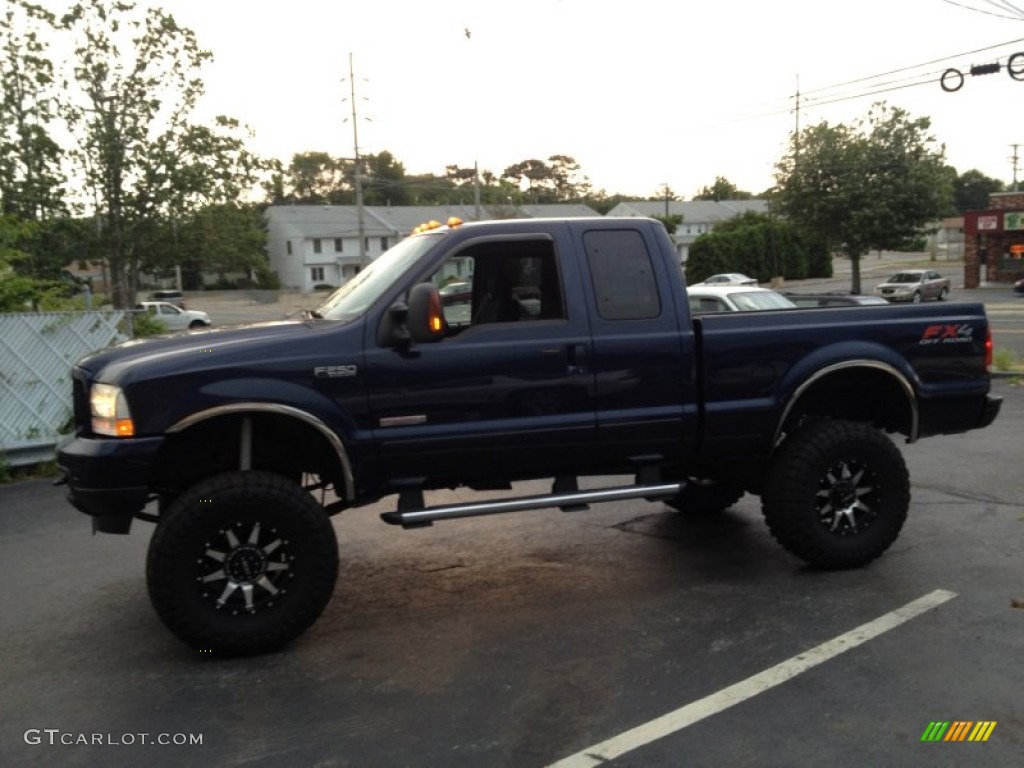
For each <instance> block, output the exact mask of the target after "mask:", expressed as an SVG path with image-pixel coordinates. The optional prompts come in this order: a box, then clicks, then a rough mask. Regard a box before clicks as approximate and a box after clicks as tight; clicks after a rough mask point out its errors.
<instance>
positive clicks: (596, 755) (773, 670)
mask: <svg viewBox="0 0 1024 768" xmlns="http://www.w3.org/2000/svg"><path fill="white" fill-rule="evenodd" d="M954 597H956V592H949V591H947V590H945V589H937V590H935V591H934V592H930V593H929V594H927V595H924V596H923V597H919V598H918V599H917V600H914V601H913V602H910V603H907V604H906V605H904V606H903V607H902V608H897V609H896V610H895V611H890V612H889V613H887V614H885V615H884V616H879V617H878V618H877V619H875V620H873V621H869V622H868V623H867V624H861V625H860V626H859V627H857V628H856V629H852V630H850V631H849V632H846V633H845V634H842V635H839V636H838V637H834V638H832V639H831V640H828V641H827V642H824V643H822V644H821V645H819V646H816V647H814V648H811V649H810V650H809V651H805V652H804V653H801V654H799V655H798V656H794V657H793V658H791V659H788V660H787V661H783V662H782V663H781V664H776V665H775V666H774V667H770V668H769V669H766V670H765V671H764V672H759V673H758V674H756V675H753V676H752V677H748V678H747V679H746V680H742V681H740V682H738V683H736V684H735V685H730V686H729V687H728V688H723V689H722V690H720V691H718V692H717V693H713V694H711V695H710V696H705V697H704V698H703V699H699V700H697V701H694V702H691V703H690V704H687V705H686V706H684V707H680V708H679V709H677V710H675V711H674V712H669V713H668V714H665V715H662V716H661V717H658V718H655V719H654V720H651V721H649V722H647V723H644V724H643V725H638V726H637V727H636V728H632V729H630V730H628V731H626V732H624V733H620V734H619V735H618V736H613V737H612V738H610V739H608V740H607V741H602V742H601V743H600V744H595V745H594V746H592V747H587V748H586V749H584V750H581V751H580V752H577V753H576V754H575V755H570V756H569V757H566V758H563V759H562V760H559V761H558V762H557V763H552V764H551V765H550V766H549V767H548V768H590V767H591V766H595V765H601V764H602V763H604V762H606V761H608V760H614V759H615V758H616V757H620V756H622V755H624V754H626V753H627V752H632V751H633V750H634V749H637V748H639V747H642V746H644V745H645V744H650V743H651V742H652V741H656V740H657V739H660V738H662V737H663V736H668V735H669V734H670V733H676V732H677V731H681V730H682V729H683V728H686V727H687V726H690V725H693V724H694V723H699V722H700V721H701V720H703V719H705V718H707V717H711V715H715V714H718V713H719V712H722V711H724V710H726V709H728V708H729V707H732V706H734V705H736V704H739V703H741V702H744V701H746V700H747V699H750V698H753V697H754V696H757V695H758V694H759V693H764V692H765V691H767V690H769V689H771V688H774V687H775V686H777V685H781V684H782V683H784V682H786V681H787V680H789V679H791V678H793V677H796V676H797V675H799V674H800V673H801V672H806V671H807V670H809V669H811V668H812V667H816V666H817V665H819V664H822V663H823V662H826V661H828V660H829V659H832V658H835V657H836V656H838V655H839V654H841V653H845V652H846V651H849V650H851V649H853V648H856V647H857V646H859V645H862V644H864V643H866V642H867V641H868V640H873V639H874V638H876V637H878V636H879V635H882V634H884V633H886V632H888V631H889V630H891V629H895V628H896V627H898V626H900V625H901V624H904V623H906V622H908V621H910V620H911V619H914V618H917V617H918V616H920V615H921V614H923V613H925V612H926V611H930V610H931V609H932V608H935V607H937V606H939V605H942V604H943V603H945V602H947V601H949V600H952V599H953V598H954Z"/></svg>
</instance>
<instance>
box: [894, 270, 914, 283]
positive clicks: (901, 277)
mask: <svg viewBox="0 0 1024 768" xmlns="http://www.w3.org/2000/svg"><path fill="white" fill-rule="evenodd" d="M887 282H890V283H919V282H921V275H919V274H918V273H916V272H900V273H899V274H895V275H893V276H892V277H890V278H889V279H888V281H887Z"/></svg>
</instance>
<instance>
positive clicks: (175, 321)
mask: <svg viewBox="0 0 1024 768" xmlns="http://www.w3.org/2000/svg"><path fill="white" fill-rule="evenodd" d="M135 308H136V309H142V310H145V311H147V312H149V314H150V315H151V316H152V317H154V318H156V319H157V320H159V321H160V322H162V323H163V324H164V325H165V326H167V330H169V331H185V330H190V331H194V330H197V329H199V328H209V327H210V316H209V315H208V314H206V313H205V312H200V311H198V310H195V309H178V308H177V307H176V306H174V305H173V304H171V303H170V302H167V301H141V302H139V303H138V304H136V305H135Z"/></svg>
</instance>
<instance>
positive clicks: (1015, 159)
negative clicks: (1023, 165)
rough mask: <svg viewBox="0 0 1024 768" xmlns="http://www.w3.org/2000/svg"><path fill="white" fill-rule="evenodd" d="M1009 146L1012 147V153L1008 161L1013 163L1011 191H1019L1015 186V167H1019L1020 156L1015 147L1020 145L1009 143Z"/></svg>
mask: <svg viewBox="0 0 1024 768" xmlns="http://www.w3.org/2000/svg"><path fill="white" fill-rule="evenodd" d="M1010 146H1011V147H1013V155H1011V156H1010V162H1011V163H1013V191H1014V192H1019V191H1020V188H1019V187H1018V186H1017V168H1018V167H1019V165H1018V163H1019V161H1020V157H1019V155H1018V154H1017V149H1018V148H1019V147H1020V144H1011V145H1010Z"/></svg>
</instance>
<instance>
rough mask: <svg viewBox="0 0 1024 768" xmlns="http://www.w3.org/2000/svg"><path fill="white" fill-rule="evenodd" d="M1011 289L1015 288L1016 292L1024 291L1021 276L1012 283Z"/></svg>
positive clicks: (1023, 282)
mask: <svg viewBox="0 0 1024 768" xmlns="http://www.w3.org/2000/svg"><path fill="white" fill-rule="evenodd" d="M1013 290H1015V291H1016V292H1017V293H1024V278H1021V279H1020V280H1018V281H1017V282H1016V283H1014V284H1013Z"/></svg>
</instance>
